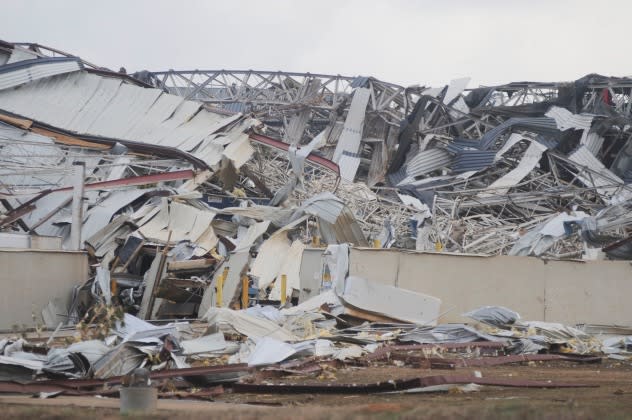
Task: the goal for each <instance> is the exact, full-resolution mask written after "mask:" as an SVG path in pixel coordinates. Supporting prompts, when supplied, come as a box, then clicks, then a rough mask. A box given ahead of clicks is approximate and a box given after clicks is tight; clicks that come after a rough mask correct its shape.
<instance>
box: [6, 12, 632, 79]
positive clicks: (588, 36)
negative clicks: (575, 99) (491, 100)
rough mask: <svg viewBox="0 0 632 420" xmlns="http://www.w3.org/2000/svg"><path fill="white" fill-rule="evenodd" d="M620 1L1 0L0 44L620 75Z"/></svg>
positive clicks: (460, 70) (328, 65) (301, 63)
mask: <svg viewBox="0 0 632 420" xmlns="http://www.w3.org/2000/svg"><path fill="white" fill-rule="evenodd" d="M631 12H632V1H630V0H622V1H618V0H602V1H594V0H593V1H584V0H529V1H512V0H433V1H424V0H418V1H413V0H384V1H372V0H349V1H346V0H311V1H303V0H265V1H263V0H222V1H218V0H207V1H195V0H171V1H166V0H147V1H140V0H139V1H133V0H106V1H89V0H56V1H52V0H15V1H10V0H5V1H4V2H3V4H2V11H1V12H0V15H1V21H2V25H0V38H1V39H4V40H6V41H25V42H37V43H40V44H43V45H48V46H51V47H55V48H58V49H61V50H64V51H67V52H70V53H73V54H75V55H78V56H80V57H82V58H83V59H85V60H87V61H90V62H93V63H95V64H99V65H102V66H104V67H109V68H111V69H116V70H118V68H119V67H120V66H125V67H126V68H127V70H128V71H135V70H141V69H148V70H167V69H172V68H173V69H182V70H185V69H205V68H206V69H222V68H223V69H257V70H286V71H298V72H308V71H309V72H312V73H333V74H343V75H351V76H353V75H364V76H375V77H378V78H380V79H383V80H386V81H389V82H393V83H398V84H404V85H410V84H421V85H441V84H445V83H447V82H448V81H449V80H450V79H453V78H457V77H464V76H470V77H472V84H471V85H470V87H472V86H473V85H478V84H497V83H505V82H510V81H519V80H535V81H561V80H574V79H577V78H579V77H581V76H583V75H585V74H588V73H601V74H605V75H611V76H624V75H632V48H630V45H632V37H631V36H630V27H631V25H632V22H631V17H632V13H631Z"/></svg>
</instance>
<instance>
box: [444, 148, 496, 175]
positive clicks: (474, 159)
mask: <svg viewBox="0 0 632 420" xmlns="http://www.w3.org/2000/svg"><path fill="white" fill-rule="evenodd" d="M495 157H496V152H495V151H494V150H462V151H461V152H460V153H459V154H457V155H456V156H455V157H454V162H453V163H452V171H453V172H456V173H461V172H468V171H480V170H482V169H485V168H487V167H488V166H491V164H492V163H494V158H495Z"/></svg>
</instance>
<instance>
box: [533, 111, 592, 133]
mask: <svg viewBox="0 0 632 420" xmlns="http://www.w3.org/2000/svg"><path fill="white" fill-rule="evenodd" d="M544 115H545V116H547V117H549V118H553V119H554V120H555V124H556V125H557V128H558V129H560V130H561V131H566V130H570V129H571V128H572V129H575V130H587V129H589V128H590V126H591V125H592V121H593V118H594V115H590V114H573V113H572V112H570V111H569V110H568V109H566V108H560V107H558V106H553V107H551V109H549V111H548V112H547V113H546V114H544Z"/></svg>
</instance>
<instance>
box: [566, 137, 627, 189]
mask: <svg viewBox="0 0 632 420" xmlns="http://www.w3.org/2000/svg"><path fill="white" fill-rule="evenodd" d="M568 159H569V160H571V161H572V162H574V163H575V164H577V165H578V168H579V169H580V173H579V174H578V175H577V178H578V179H579V180H581V181H582V183H584V185H586V186H589V187H594V188H597V190H598V191H599V192H600V193H601V194H604V195H606V196H610V195H613V194H614V193H616V192H618V190H619V187H618V185H623V184H624V182H623V180H622V179H621V178H619V177H618V176H616V175H615V174H614V173H612V172H611V171H610V170H608V169H607V168H606V167H605V166H604V165H603V163H601V162H600V161H599V160H598V159H597V158H596V157H595V155H593V154H592V153H591V152H590V150H588V148H587V147H586V146H584V145H582V146H579V147H578V148H577V149H575V151H573V152H572V153H571V154H570V155H568ZM585 168H586V169H588V170H585Z"/></svg>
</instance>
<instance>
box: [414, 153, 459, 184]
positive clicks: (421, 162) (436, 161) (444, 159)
mask: <svg viewBox="0 0 632 420" xmlns="http://www.w3.org/2000/svg"><path fill="white" fill-rule="evenodd" d="M450 162H452V156H451V155H450V153H448V152H447V151H446V150H445V149H440V148H433V149H426V150H423V151H421V152H419V153H417V155H416V156H415V157H413V158H412V159H411V160H410V162H408V164H407V165H406V174H407V175H408V176H411V177H415V176H419V175H425V174H427V173H429V172H432V171H436V170H437V169H441V168H444V167H447V166H449V165H450Z"/></svg>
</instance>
